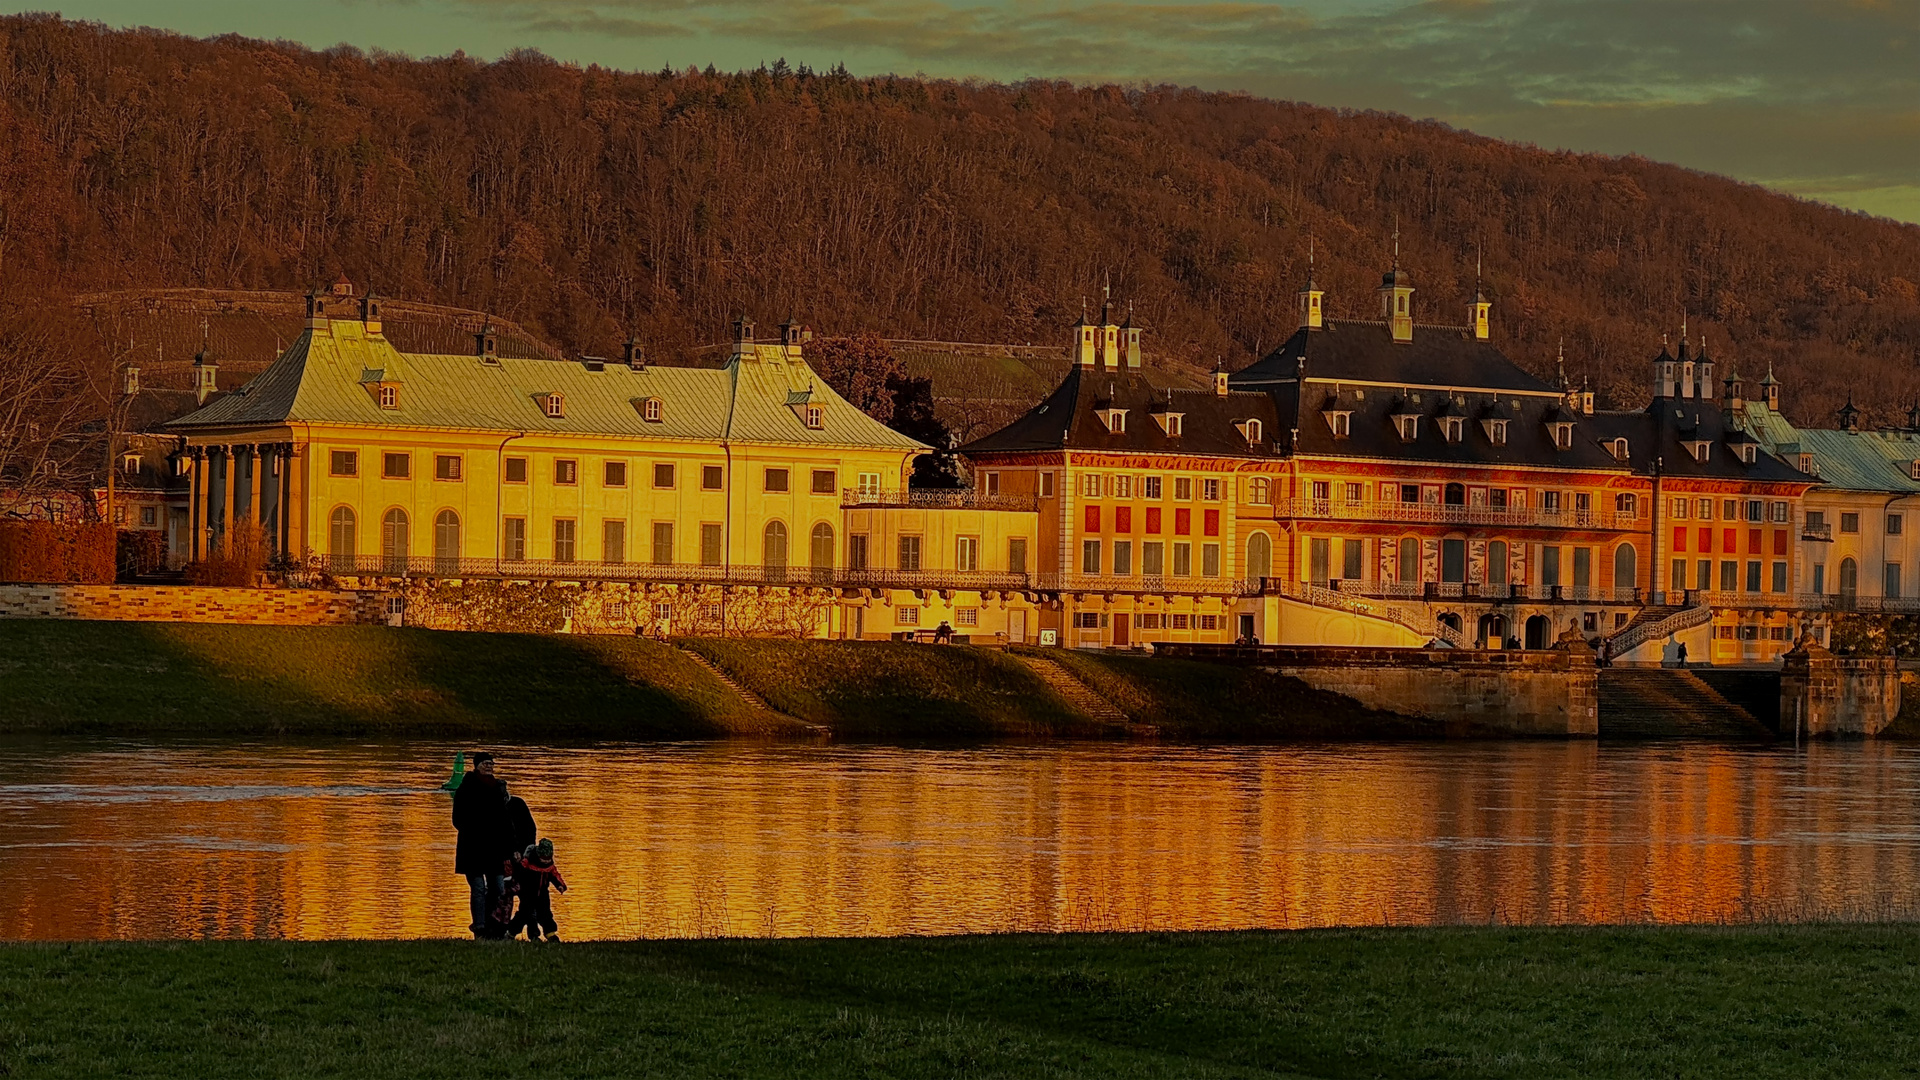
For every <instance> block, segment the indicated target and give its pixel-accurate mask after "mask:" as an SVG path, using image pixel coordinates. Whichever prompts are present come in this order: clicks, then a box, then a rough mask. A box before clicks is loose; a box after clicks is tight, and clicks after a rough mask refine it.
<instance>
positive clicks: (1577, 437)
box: [1276, 385, 1621, 470]
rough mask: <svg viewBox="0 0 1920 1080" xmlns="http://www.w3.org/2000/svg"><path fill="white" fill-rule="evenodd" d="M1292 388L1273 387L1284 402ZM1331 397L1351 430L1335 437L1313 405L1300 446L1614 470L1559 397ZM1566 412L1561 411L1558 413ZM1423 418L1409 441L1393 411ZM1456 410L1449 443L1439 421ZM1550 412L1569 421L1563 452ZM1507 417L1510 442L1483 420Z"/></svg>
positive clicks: (1416, 458) (1429, 459) (1406, 457)
mask: <svg viewBox="0 0 1920 1080" xmlns="http://www.w3.org/2000/svg"><path fill="white" fill-rule="evenodd" d="M1290 389H1291V387H1290V386H1282V387H1277V388H1276V390H1277V391H1279V393H1278V394H1277V395H1276V396H1277V397H1279V398H1280V399H1281V400H1282V402H1283V405H1282V407H1285V405H1284V402H1285V401H1286V400H1288V398H1287V391H1289V390H1290ZM1309 392H1310V393H1311V394H1312V400H1314V401H1315V402H1324V401H1325V400H1326V398H1327V395H1326V394H1325V393H1323V392H1322V391H1321V388H1320V387H1319V386H1317V385H1310V386H1309ZM1336 400H1337V401H1338V402H1339V407H1340V409H1341V410H1342V411H1346V412H1350V413H1351V414H1352V415H1351V416H1350V417H1349V418H1348V435H1347V437H1346V438H1337V437H1335V435H1334V433H1333V427H1332V425H1331V424H1329V423H1328V422H1327V418H1326V416H1325V415H1324V412H1325V410H1324V408H1322V407H1320V406H1319V405H1314V406H1310V407H1309V408H1308V409H1307V410H1306V411H1305V412H1304V413H1303V414H1302V415H1301V416H1300V435H1299V438H1298V440H1297V443H1296V445H1297V447H1298V452H1299V453H1301V454H1307V455H1312V456H1315V457H1356V458H1372V459H1384V460H1394V461H1407V462H1418V463H1422V464H1436V465H1509V466H1536V467H1540V468H1561V469H1600V470H1609V469H1612V470H1618V469H1620V468H1621V466H1620V465H1619V463H1617V462H1615V461H1614V459H1613V456H1612V455H1611V454H1609V453H1607V452H1606V451H1605V450H1603V449H1601V448H1600V446H1599V443H1598V442H1597V440H1596V439H1595V438H1594V433H1593V431H1592V430H1591V425H1590V424H1588V423H1587V421H1588V420H1589V419H1590V418H1588V417H1582V416H1578V415H1575V414H1573V413H1572V412H1571V410H1568V409H1566V408H1565V407H1564V406H1563V405H1562V404H1561V401H1560V399H1559V398H1543V397H1523V396H1520V395H1516V394H1513V393H1511V392H1509V393H1507V395H1506V396H1504V397H1503V396H1501V395H1500V394H1497V393H1495V392H1493V391H1489V390H1475V391H1459V392H1454V393H1449V392H1447V391H1443V390H1416V389H1407V390H1382V389H1379V388H1377V387H1376V388H1363V387H1342V388H1341V390H1340V392H1339V395H1338V397H1337V398H1336ZM1561 414H1564V415H1561ZM1405 415H1415V416H1418V417H1420V424H1419V428H1418V434H1417V435H1416V437H1415V438H1414V439H1413V441H1411V442H1408V441H1406V440H1404V439H1402V438H1401V437H1400V428H1399V426H1398V425H1397V424H1396V423H1395V421H1394V417H1395V416H1405ZM1448 416H1454V417H1456V418H1461V419H1463V420H1464V423H1463V425H1462V429H1463V433H1464V435H1465V438H1463V439H1462V440H1461V441H1459V442H1448V441H1447V439H1446V436H1445V431H1444V427H1443V425H1442V424H1441V422H1440V421H1441V420H1442V419H1443V418H1445V417H1448ZM1550 417H1553V418H1555V419H1561V420H1571V421H1573V425H1574V427H1573V432H1574V438H1573V445H1572V446H1571V447H1569V448H1567V449H1565V450H1562V449H1560V448H1559V447H1557V446H1555V445H1554V442H1553V432H1552V430H1551V429H1550V428H1549V427H1548V426H1547V425H1548V423H1549V422H1550V419H1549V418H1550ZM1499 419H1504V420H1506V421H1507V441H1506V443H1505V444H1504V445H1497V444H1495V443H1494V441H1493V438H1492V436H1491V434H1490V433H1489V432H1488V430H1487V428H1486V424H1485V421H1488V420H1499Z"/></svg>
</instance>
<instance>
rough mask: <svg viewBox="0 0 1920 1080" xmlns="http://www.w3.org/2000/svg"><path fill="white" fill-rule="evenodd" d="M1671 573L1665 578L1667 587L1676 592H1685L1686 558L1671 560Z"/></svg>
mask: <svg viewBox="0 0 1920 1080" xmlns="http://www.w3.org/2000/svg"><path fill="white" fill-rule="evenodd" d="M1672 570H1673V573H1672V574H1671V575H1670V576H1669V577H1668V578H1667V587H1668V588H1670V589H1673V590H1674V591H1676V592H1685V591H1686V588H1687V560H1685V559H1675V560H1673V567H1672Z"/></svg>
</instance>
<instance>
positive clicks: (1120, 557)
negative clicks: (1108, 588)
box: [1113, 540, 1133, 577]
mask: <svg viewBox="0 0 1920 1080" xmlns="http://www.w3.org/2000/svg"><path fill="white" fill-rule="evenodd" d="M1113 572H1114V575H1115V576H1116V577H1126V576H1128V575H1130V574H1132V573H1133V541H1131V540H1115V541H1114V542H1113Z"/></svg>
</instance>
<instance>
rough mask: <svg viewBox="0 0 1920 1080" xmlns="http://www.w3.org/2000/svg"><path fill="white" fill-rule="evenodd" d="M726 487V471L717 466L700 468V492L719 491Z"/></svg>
mask: <svg viewBox="0 0 1920 1080" xmlns="http://www.w3.org/2000/svg"><path fill="white" fill-rule="evenodd" d="M726 486H727V470H726V469H725V468H723V467H722V466H719V465H702V466H700V490H701V491H719V490H720V489H721V488H723V487H726Z"/></svg>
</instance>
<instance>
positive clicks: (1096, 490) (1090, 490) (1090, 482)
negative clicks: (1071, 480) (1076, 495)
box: [1080, 473, 1100, 499]
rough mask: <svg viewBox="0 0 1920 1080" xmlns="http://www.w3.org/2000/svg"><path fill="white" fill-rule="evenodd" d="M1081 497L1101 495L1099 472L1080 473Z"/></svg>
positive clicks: (1088, 497) (1089, 497)
mask: <svg viewBox="0 0 1920 1080" xmlns="http://www.w3.org/2000/svg"><path fill="white" fill-rule="evenodd" d="M1080 497H1081V498H1083V499H1097V498H1099V497H1100V474H1099V473H1081V474H1080Z"/></svg>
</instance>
